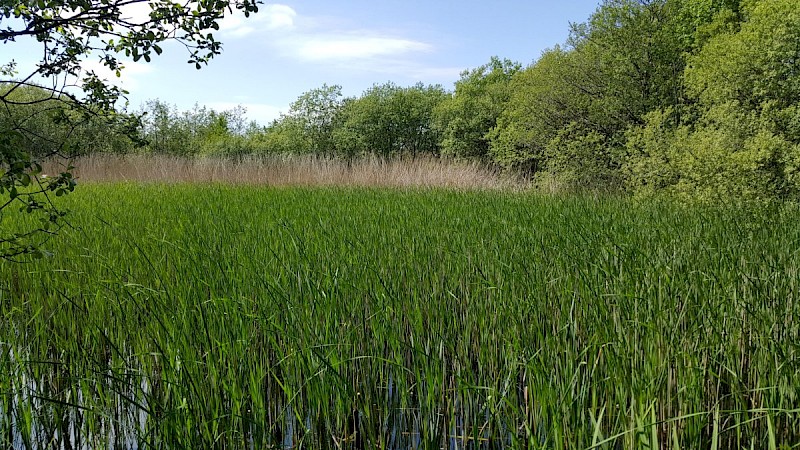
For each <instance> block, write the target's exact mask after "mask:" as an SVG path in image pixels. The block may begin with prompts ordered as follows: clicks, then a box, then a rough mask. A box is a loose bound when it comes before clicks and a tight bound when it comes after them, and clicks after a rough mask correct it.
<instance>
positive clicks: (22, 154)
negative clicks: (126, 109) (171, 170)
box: [0, 0, 258, 258]
mask: <svg viewBox="0 0 800 450" xmlns="http://www.w3.org/2000/svg"><path fill="white" fill-rule="evenodd" d="M257 3H258V2H257V0H192V1H187V2H184V3H174V2H171V1H168V0H155V1H148V0H0V43H2V44H3V45H9V44H10V43H13V42H15V41H22V40H27V41H33V40H35V41H36V42H37V43H38V45H40V46H41V54H42V57H41V59H40V61H39V62H38V64H37V65H36V67H35V68H34V69H32V70H31V71H30V72H28V73H25V74H22V75H21V76H20V75H19V74H18V73H17V67H16V64H15V62H14V61H0V84H2V85H3V86H4V87H3V89H2V91H0V107H1V108H3V109H5V110H6V111H7V112H8V111H10V110H11V109H12V108H16V107H24V106H30V105H34V104H39V105H42V106H43V108H42V111H44V112H41V113H37V114H36V115H34V116H33V117H26V118H24V119H19V118H18V117H16V116H15V115H13V114H10V113H9V114H7V115H6V117H7V118H8V119H9V120H5V121H3V122H2V123H0V126H2V129H0V196H2V197H0V214H2V213H3V212H5V210H6V209H7V208H8V207H10V206H12V205H14V204H18V205H20V207H21V209H22V210H24V211H27V212H31V213H38V214H41V215H42V220H43V222H42V225H41V226H39V227H38V228H34V229H30V230H27V231H23V232H17V231H13V232H8V233H7V235H2V236H0V257H3V258H13V257H15V256H18V255H21V254H25V253H33V254H38V255H41V254H42V253H41V250H40V249H39V248H38V245H37V243H36V242H37V241H36V239H37V238H38V237H40V236H41V235H42V233H47V232H49V231H51V230H52V228H53V227H56V226H57V225H58V223H59V222H60V219H61V217H62V216H63V213H62V212H61V211H59V210H58V209H57V208H56V207H55V206H54V205H53V203H52V202H50V201H49V197H48V195H47V194H48V193H55V194H56V195H63V194H64V193H67V192H70V191H72V190H73V189H74V188H75V180H74V179H73V177H72V174H71V170H70V169H71V167H69V165H67V167H66V170H64V171H63V172H62V173H61V174H58V175H56V176H52V177H48V178H42V177H40V176H39V175H40V174H41V160H42V158H46V157H54V156H57V155H61V156H68V154H69V153H71V152H72V150H73V149H70V148H68V147H67V141H61V142H59V140H57V139H51V138H50V137H49V136H40V135H38V134H37V133H36V131H37V129H41V126H39V125H41V123H42V122H50V123H52V124H55V125H58V126H59V127H66V128H67V129H71V130H75V129H77V128H79V127H80V126H81V124H84V123H86V122H87V121H91V120H94V121H105V122H107V123H108V124H110V125H111V126H115V127H119V128H126V127H127V128H130V129H132V128H133V127H130V126H129V125H131V123H132V122H135V119H132V118H131V117H129V116H126V115H121V114H118V113H117V112H116V110H115V105H116V103H117V101H118V100H119V99H120V97H121V96H123V95H124V94H125V92H124V91H122V90H121V89H119V88H118V87H116V86H114V85H112V84H110V83H108V82H106V81H104V80H102V79H101V78H100V77H99V76H98V75H97V74H96V73H95V72H93V71H91V70H90V71H85V73H84V71H82V64H83V63H85V62H86V61H87V58H88V57H89V55H90V54H92V55H97V56H98V59H99V61H100V63H101V64H102V65H103V66H104V67H106V68H108V69H110V70H111V71H113V72H116V73H117V74H118V75H119V73H120V71H122V70H124V62H125V61H126V60H127V58H130V59H132V60H133V61H134V62H135V61H139V60H140V59H144V61H147V62H149V61H150V60H151V58H152V57H153V55H154V54H155V55H158V54H161V52H162V48H161V46H160V44H161V43H163V42H164V41H169V40H174V41H178V42H179V43H181V44H183V46H184V47H185V48H186V49H187V50H188V52H189V59H188V61H189V63H190V64H194V65H195V66H196V67H197V68H198V69H199V68H201V67H202V65H203V64H206V63H208V62H209V60H211V59H212V58H213V57H214V56H215V55H217V54H219V53H220V51H221V49H222V45H221V43H220V42H219V41H217V40H216V39H215V38H214V35H213V31H214V30H218V29H219V21H220V20H221V19H222V18H223V17H224V16H225V14H226V13H228V12H233V10H234V9H236V10H239V11H241V12H242V13H243V14H244V15H245V16H249V14H250V13H253V12H257V11H258V6H257ZM142 8H144V13H143V14H139V15H138V17H137V12H139V11H142ZM43 80H46V81H48V83H47V84H46V85H45V84H43ZM31 86H36V87H37V88H39V89H42V90H43V91H42V92H45V95H38V96H36V97H35V98H27V97H25V96H21V95H20V92H21V91H22V90H23V88H25V87H31ZM32 124H37V126H38V128H37V126H32ZM42 140H50V141H51V142H50V144H51V147H50V149H49V151H48V152H46V154H44V155H33V154H32V153H31V151H30V150H29V149H30V147H31V143H32V142H36V141H42ZM0 225H2V215H0Z"/></svg>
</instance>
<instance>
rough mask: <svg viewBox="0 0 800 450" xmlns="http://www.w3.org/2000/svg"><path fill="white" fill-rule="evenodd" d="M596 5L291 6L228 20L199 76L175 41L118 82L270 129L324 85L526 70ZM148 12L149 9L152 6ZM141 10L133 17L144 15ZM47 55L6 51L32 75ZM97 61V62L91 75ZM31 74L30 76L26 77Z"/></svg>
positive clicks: (26, 49) (396, 2)
mask: <svg viewBox="0 0 800 450" xmlns="http://www.w3.org/2000/svg"><path fill="white" fill-rule="evenodd" d="M597 5H598V0H566V1H542V0H482V1H480V0H464V1H454V0H440V1H436V0H427V1H422V0H372V1H368V0H348V1H330V0H328V1H325V0H283V1H281V2H280V3H272V2H266V4H264V5H262V6H261V8H260V12H259V13H258V14H255V15H253V16H251V17H250V18H248V19H245V18H244V17H240V16H237V15H234V16H231V17H228V18H226V19H225V20H224V21H223V23H222V29H221V30H220V32H218V33H217V34H216V36H217V38H218V39H220V40H221V41H222V42H223V43H224V47H223V53H222V55H220V56H218V57H217V58H215V59H214V60H213V61H212V62H211V64H210V65H209V66H208V67H205V68H203V69H202V70H196V69H195V68H194V67H193V66H190V65H188V64H186V60H187V59H188V58H187V57H186V56H187V53H186V50H185V49H183V48H181V47H180V46H179V45H177V44H170V45H166V46H163V47H164V50H165V51H164V53H163V54H162V55H161V56H160V57H158V58H154V59H153V60H152V62H151V63H149V64H147V63H144V62H143V61H142V62H139V63H132V62H129V63H127V64H126V67H127V68H126V70H125V71H124V75H123V76H122V78H121V79H120V80H114V81H115V82H121V84H122V86H123V87H125V88H126V89H127V90H129V91H130V95H129V100H130V106H131V108H132V109H137V108H138V107H139V106H140V105H141V104H142V102H144V101H145V100H147V99H151V98H159V99H161V100H164V101H166V102H168V103H171V104H176V105H177V106H178V107H179V108H180V109H188V108H191V107H192V106H193V105H194V104H195V103H198V104H201V105H206V106H209V107H212V108H215V109H218V110H219V109H229V108H232V107H234V106H236V105H242V106H244V107H246V108H247V110H248V117H249V118H250V119H253V120H256V121H258V122H260V123H262V124H267V123H268V122H269V121H270V120H271V119H273V118H276V117H277V116H278V114H279V113H280V112H285V111H286V110H287V109H288V105H289V104H290V103H291V102H292V101H293V100H294V99H296V98H297V97H298V96H299V95H300V94H302V93H303V92H306V91H308V90H310V89H313V88H316V87H319V86H321V85H322V84H323V83H327V84H329V85H330V84H339V85H341V86H342V88H343V92H344V94H345V95H358V94H360V93H361V92H363V91H364V90H366V89H367V88H369V87H370V86H372V85H373V84H375V83H383V82H386V81H394V82H396V83H397V84H400V85H411V84H414V83H416V82H418V81H421V82H423V83H426V84H442V85H443V86H444V87H445V88H448V89H451V88H452V86H453V83H454V82H455V81H456V80H457V79H458V78H459V73H460V72H461V71H463V70H465V69H469V68H474V67H477V66H479V65H481V64H484V63H486V62H487V61H488V60H489V58H490V57H491V56H493V55H496V56H499V57H501V58H509V59H512V60H515V61H519V62H521V63H523V64H525V65H527V64H529V63H530V62H532V61H534V60H536V59H537V58H538V57H539V55H540V54H541V53H542V51H543V50H545V49H546V48H549V47H552V46H554V45H555V44H559V43H563V42H564V40H565V39H566V37H567V34H568V29H569V23H570V22H583V21H585V20H586V19H587V18H588V17H589V15H590V14H591V13H592V12H593V11H594V10H595V9H596V7H597ZM145 7H146V5H145ZM136 13H137V12H136V11H132V14H136ZM37 54H40V50H37V48H36V47H34V46H32V43H26V42H17V43H12V44H6V45H3V46H0V63H4V62H7V61H8V60H9V59H15V60H16V61H17V63H18V68H19V69H20V73H29V71H30V68H32V67H33V66H32V65H33V64H34V63H35V61H36V60H35V55H37ZM97 66H98V64H97V63H96V62H95V61H94V60H92V59H91V58H90V60H89V61H88V62H87V63H86V65H85V67H87V68H96V67H97ZM26 68H27V69H28V71H27V72H26Z"/></svg>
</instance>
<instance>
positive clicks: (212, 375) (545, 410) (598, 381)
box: [0, 183, 800, 449]
mask: <svg viewBox="0 0 800 450" xmlns="http://www.w3.org/2000/svg"><path fill="white" fill-rule="evenodd" d="M58 200H59V201H61V202H63V206H65V207H68V208H70V209H71V210H72V214H71V215H70V217H71V219H70V220H71V227H69V228H66V229H64V230H63V231H62V234H61V235H60V236H59V237H58V239H56V240H53V241H51V246H52V251H53V253H54V256H53V257H51V258H46V259H44V260H40V261H32V262H29V263H24V264H11V263H0V447H4V448H5V447H9V446H10V447H13V448H101V447H105V448H131V449H133V448H299V447H302V448H365V449H366V448H403V449H405V448H421V449H429V448H448V449H451V448H452V449H456V448H459V449H460V448H476V449H477V448H532V449H589V448H592V449H709V448H711V449H741V448H747V449H751V448H758V449H760V448H767V449H777V448H797V447H798V444H800V410H799V409H798V408H800V400H798V393H799V392H798V391H800V345H799V344H798V343H800V324H799V323H798V319H800V306H798V281H799V280H800V278H799V277H800V273H799V272H798V269H799V268H800V254H799V253H798V251H797V249H798V248H800V228H799V227H797V223H798V218H800V211H797V209H796V208H793V207H783V208H775V209H772V210H768V211H760V212H752V211H746V210H738V209H736V208H733V207H729V208H727V207H720V208H718V209H715V210H709V209H692V208H679V207H675V206H671V205H666V204H658V203H647V204H641V203H635V202H633V201H630V200H625V199H611V198H600V199H591V198H583V197H569V198H559V197H547V198H545V197H539V196H536V195H533V194H531V193H510V192H504V191H500V192H494V191H452V190H438V189H425V190H395V189H377V188H273V187H257V186H226V185H216V184H215V185H196V184H186V185H183V184H181V185H164V184H150V185H142V184H135V183H115V184H90V185H85V186H83V187H82V188H81V189H80V190H79V191H77V192H76V193H75V194H74V195H70V196H68V197H66V198H61V199H58ZM6 220H7V221H8V220H14V221H17V222H15V224H16V225H19V223H20V221H23V220H27V218H26V217H22V216H19V217H6ZM3 223H6V222H3ZM781 446H784V447H781Z"/></svg>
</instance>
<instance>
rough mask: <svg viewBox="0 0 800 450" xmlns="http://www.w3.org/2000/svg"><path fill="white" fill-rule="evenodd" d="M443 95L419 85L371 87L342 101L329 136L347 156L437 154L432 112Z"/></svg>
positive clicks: (389, 84) (433, 88) (442, 90)
mask: <svg viewBox="0 0 800 450" xmlns="http://www.w3.org/2000/svg"><path fill="white" fill-rule="evenodd" d="M446 95H447V94H446V92H445V91H444V89H443V88H442V87H441V86H425V85H423V84H421V83H420V84H416V85H414V86H411V87H406V88H403V87H400V86H397V85H396V84H394V83H386V84H382V85H376V86H373V87H372V88H370V89H369V90H367V91H366V92H365V93H364V94H363V95H362V96H361V97H359V98H356V99H349V100H347V101H345V103H344V106H343V107H342V110H341V118H340V121H339V123H338V124H337V126H336V127H335V129H334V133H333V138H334V142H335V143H336V148H337V151H338V152H339V153H340V154H343V155H345V156H347V157H352V156H356V155H361V154H377V155H379V156H394V155H403V154H408V155H411V156H412V157H415V156H417V155H421V154H429V155H438V153H439V141H440V139H439V134H438V133H437V132H436V130H435V129H434V128H433V111H434V109H435V108H436V106H437V105H438V104H439V103H440V102H442V101H443V100H444V99H445V97H446Z"/></svg>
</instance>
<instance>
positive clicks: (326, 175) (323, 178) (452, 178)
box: [45, 154, 521, 190]
mask: <svg viewBox="0 0 800 450" xmlns="http://www.w3.org/2000/svg"><path fill="white" fill-rule="evenodd" d="M72 164H73V165H74V166H75V171H74V174H75V176H76V177H78V179H79V180H80V181H83V182H112V181H133V182H144V183H229V184H252V185H270V186H367V187H440V188H453V189H492V190H495V189H515V188H519V187H521V186H520V184H519V182H516V181H514V180H511V179H509V178H508V177H503V176H501V175H500V174H499V173H498V172H497V171H496V170H492V169H491V168H489V167H487V166H486V165H484V164H481V163H478V162H463V161H453V160H445V159H435V158H392V159H384V158H377V157H365V158H361V159H357V160H353V161H350V162H348V161H346V160H342V159H336V158H329V157H321V156H313V155H271V156H263V157H255V156H252V157H244V158H241V159H239V160H230V159H222V158H184V157H172V156H164V155H110V154H96V155H89V156H83V157H79V158H77V159H75V160H73V161H72ZM61 165H63V163H61V162H57V161H50V162H49V163H48V164H45V173H48V171H49V172H50V173H52V172H57V171H59V170H61V168H60V166H61Z"/></svg>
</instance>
